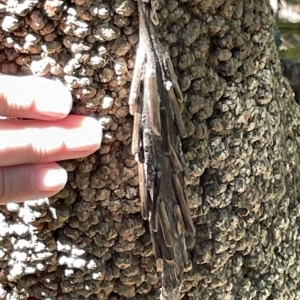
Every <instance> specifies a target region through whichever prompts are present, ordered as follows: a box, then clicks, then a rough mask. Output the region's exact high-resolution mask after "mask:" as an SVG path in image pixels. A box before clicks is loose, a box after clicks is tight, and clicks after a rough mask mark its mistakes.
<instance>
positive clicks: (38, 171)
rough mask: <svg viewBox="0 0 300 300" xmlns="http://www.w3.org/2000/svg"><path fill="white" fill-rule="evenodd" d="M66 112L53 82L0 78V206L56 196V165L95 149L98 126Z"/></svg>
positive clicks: (62, 174) (60, 174)
mask: <svg viewBox="0 0 300 300" xmlns="http://www.w3.org/2000/svg"><path fill="white" fill-rule="evenodd" d="M71 107H72V97H71V94H70V92H69V91H68V90H67V89H66V88H65V87H64V86H63V85H62V84H61V83H59V82H55V81H53V80H49V79H44V78H39V77H35V76H26V77H15V76H6V75H0V116H3V118H1V119H0V205H1V204H6V203H8V202H22V201H25V200H29V199H30V200H34V199H40V198H44V197H50V196H52V195H54V194H56V193H58V192H59V191H60V190H61V189H62V188H63V187H64V186H65V184H66V182H67V172H66V171H65V170H64V169H63V168H62V167H61V166H59V164H57V163H56V162H57V161H61V160H65V159H75V158H79V157H85V156H88V155H90V154H92V153H93V152H95V151H96V150H98V149H99V147H100V144H101V140H102V130H101V126H100V124H99V122H98V121H97V120H96V119H94V118H91V117H85V116H79V115H69V113H70V110H71ZM25 118H26V120H24V119H25Z"/></svg>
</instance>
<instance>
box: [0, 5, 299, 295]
mask: <svg viewBox="0 0 300 300" xmlns="http://www.w3.org/2000/svg"><path fill="white" fill-rule="evenodd" d="M0 12H1V19H2V23H1V31H0V32H1V34H0V37H1V40H2V42H1V45H0V49H1V53H0V61H1V67H2V72H3V73H7V74H29V73H31V72H33V73H34V74H35V75H37V76H47V77H50V78H58V79H60V80H62V81H63V82H64V83H65V84H66V85H67V86H68V87H69V88H70V90H71V91H72V94H73V95H74V108H73V113H78V114H86V115H91V116H95V117H98V118H100V119H101V122H102V125H103V128H104V140H103V145H102V147H101V149H100V150H99V151H98V152H96V153H95V154H93V155H91V156H89V157H87V158H83V159H80V160H76V161H66V162H63V163H62V165H63V166H64V167H65V168H66V169H67V170H68V174H69V180H68V184H67V186H66V188H65V189H64V190H63V191H61V192H60V193H59V194H58V195H56V196H55V197H53V198H51V199H49V200H48V199H41V200H39V201H28V202H26V203H24V204H9V205H7V206H6V207H1V211H0V220H1V225H0V246H1V247H0V267H1V272H0V299H28V300H29V299H31V300H33V299H45V300H46V299H47V300H48V299H49V300H50V299H62V300H65V299H127V298H130V299H158V295H159V288H160V286H161V273H158V272H157V271H156V265H155V259H154V256H153V254H152V244H151V240H150V233H149V228H148V223H147V222H146V221H144V220H143V219H142V217H141V211H140V199H139V191H138V184H139V182H138V176H137V167H136V162H135V161H134V159H133V157H132V155H131V151H130V144H131V134H132V127H133V126H132V121H133V120H132V117H131V116H130V114H129V110H128V103H127V100H128V94H129V88H130V81H131V77H132V70H133V67H134V57H135V53H136V49H137V42H138V14H137V10H136V3H135V1H133V0H112V1H90V0H73V1H72V2H71V1H37V0H31V1H24V2H22V3H18V2H14V1H7V3H6V4H1V5H0ZM158 15H159V21H160V22H159V25H158V26H157V27H156V28H155V30H156V34H157V37H158V39H159V40H160V42H161V43H162V45H163V46H164V47H165V49H167V50H168V51H169V54H170V56H171V59H172V62H173V66H174V70H175V72H176V74H177V75H178V78H179V85H180V89H181V91H182V93H183V99H184V106H185V108H184V110H183V114H182V118H183V120H184V122H185V127H186V131H187V133H188V137H187V138H185V139H182V145H183V156H184V159H185V161H186V165H187V169H188V172H187V173H188V175H189V176H186V178H185V181H186V183H187V184H188V201H189V206H190V209H191V214H192V219H193V221H194V224H195V228H196V237H195V239H192V238H191V239H188V240H187V247H188V250H189V255H190V257H191V261H192V269H191V270H190V271H189V272H186V273H185V275H184V276H185V277H184V281H183V284H182V286H181V292H182V296H183V299H201V300H205V299H222V300H227V299H228V300H229V299H245V300H246V299H247V300H248V299H259V300H262V299H268V300H270V299H288V300H290V299H299V298H300V291H299V284H300V282H299V281H300V276H299V272H300V263H299V262H300V260H299V255H300V252H299V251H300V250H299V249H300V242H299V239H298V235H299V227H298V226H299V225H298V224H299V213H300V205H299V202H298V199H299V190H298V182H299V179H300V168H299V163H300V159H299V154H300V149H299V136H300V131H299V126H298V122H299V121H300V111H299V107H298V104H296V102H295V101H294V99H293V95H292V91H291V89H290V87H289V84H288V82H287V80H286V79H285V78H284V77H283V76H282V72H281V66H280V61H279V59H278V56H277V50H276V47H275V44H274V40H273V22H274V20H273V16H272V13H271V8H270V6H269V1H268V0H264V1H263V0H262V1H255V0H244V1H240V0H236V1H235V0H228V1H226V0H212V1H209V0H208V1H200V0H189V1H187V0H177V1H176V0H167V1H165V3H164V4H163V5H162V7H161V9H160V10H159V11H158ZM32 88H34V87H32Z"/></svg>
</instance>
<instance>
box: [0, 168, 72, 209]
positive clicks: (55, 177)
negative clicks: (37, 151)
mask: <svg viewBox="0 0 300 300" xmlns="http://www.w3.org/2000/svg"><path fill="white" fill-rule="evenodd" d="M66 182H67V172H66V171H65V170H64V169H63V168H62V167H60V166H59V165H57V164H55V163H49V164H43V165H23V166H13V167H5V168H0V204H1V205H2V204H6V203H7V202H22V201H25V200H36V199H40V198H45V197H50V196H53V195H54V194H56V193H58V192H59V191H60V190H61V189H62V188H63V187H64V186H65V184H66Z"/></svg>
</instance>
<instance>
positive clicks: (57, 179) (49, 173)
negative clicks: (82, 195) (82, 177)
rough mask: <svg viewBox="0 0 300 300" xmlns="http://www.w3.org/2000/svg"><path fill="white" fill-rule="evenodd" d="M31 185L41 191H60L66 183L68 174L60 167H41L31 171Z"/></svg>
mask: <svg viewBox="0 0 300 300" xmlns="http://www.w3.org/2000/svg"><path fill="white" fill-rule="evenodd" d="M32 179H33V185H34V187H35V188H36V189H37V190H38V191H41V192H51V191H57V192H58V191H60V190H61V189H62V188H63V187H64V186H65V184H66V182H67V179H68V175H67V172H66V170H64V169H62V168H52V169H49V168H41V169H39V170H37V171H36V172H34V173H33V178H32Z"/></svg>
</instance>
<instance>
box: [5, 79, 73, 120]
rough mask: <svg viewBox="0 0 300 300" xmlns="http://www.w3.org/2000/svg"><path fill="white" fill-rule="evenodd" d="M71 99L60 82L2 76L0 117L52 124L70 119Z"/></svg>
mask: <svg viewBox="0 0 300 300" xmlns="http://www.w3.org/2000/svg"><path fill="white" fill-rule="evenodd" d="M71 107H72V97H71V94H70V92H69V91H68V90H67V88H66V87H64V86H63V84H62V83H61V82H59V81H54V80H49V79H46V78H42V77H36V76H22V77H21V76H20V77H17V76H8V75H0V116H5V117H16V118H27V119H39V120H53V119H62V118H64V117H65V116H67V115H68V114H69V112H70V110H71Z"/></svg>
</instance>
